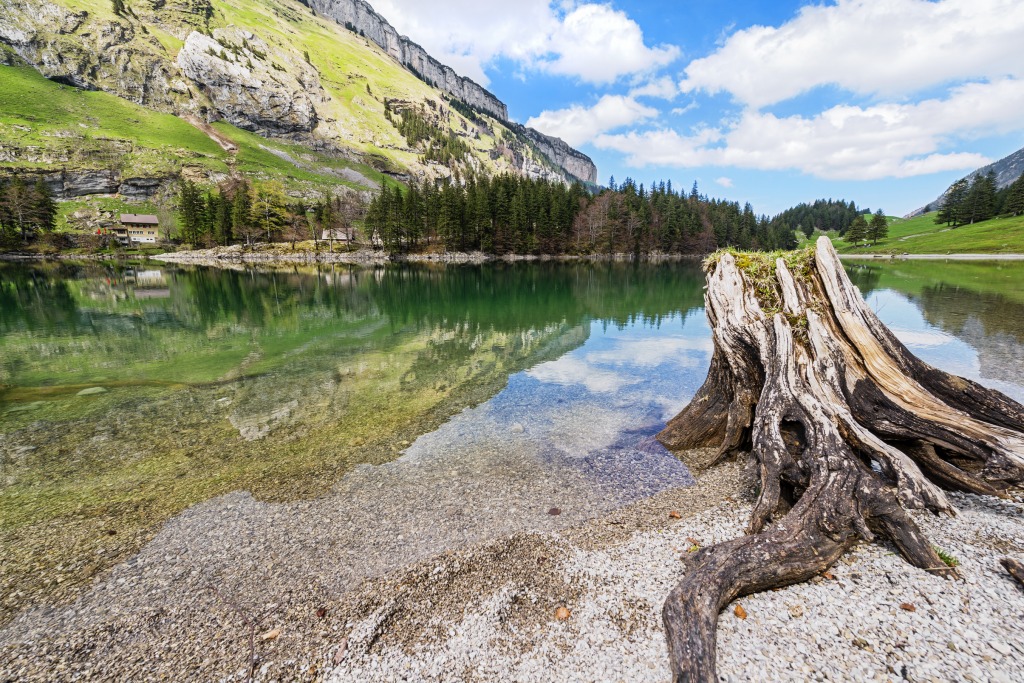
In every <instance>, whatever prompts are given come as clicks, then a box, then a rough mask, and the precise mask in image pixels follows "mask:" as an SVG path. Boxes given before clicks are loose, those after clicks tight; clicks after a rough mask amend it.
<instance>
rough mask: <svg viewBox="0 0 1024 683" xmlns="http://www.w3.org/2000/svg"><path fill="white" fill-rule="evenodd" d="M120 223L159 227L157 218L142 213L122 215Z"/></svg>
mask: <svg viewBox="0 0 1024 683" xmlns="http://www.w3.org/2000/svg"><path fill="white" fill-rule="evenodd" d="M121 222H122V223H131V224H132V225H160V219H159V218H157V217H156V216H150V215H147V214H144V213H122V214H121Z"/></svg>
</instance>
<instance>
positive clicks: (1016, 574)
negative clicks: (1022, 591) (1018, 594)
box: [999, 557, 1024, 587]
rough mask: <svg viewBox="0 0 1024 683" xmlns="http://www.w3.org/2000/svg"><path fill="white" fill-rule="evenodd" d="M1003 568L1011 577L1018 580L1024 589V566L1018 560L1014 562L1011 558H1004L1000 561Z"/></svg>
mask: <svg viewBox="0 0 1024 683" xmlns="http://www.w3.org/2000/svg"><path fill="white" fill-rule="evenodd" d="M999 563H1000V564H1001V565H1003V568H1004V569H1005V570H1006V571H1008V572H1010V576H1012V577H1013V578H1015V579H1017V583H1019V584H1020V585H1021V586H1022V587H1024V564H1021V563H1020V562H1018V561H1017V560H1012V559H1010V558H1009V557H1004V558H1003V559H1001V560H1000V561H999Z"/></svg>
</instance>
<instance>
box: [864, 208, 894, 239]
mask: <svg viewBox="0 0 1024 683" xmlns="http://www.w3.org/2000/svg"><path fill="white" fill-rule="evenodd" d="M888 236H889V220H888V219H887V218H886V217H885V212H884V211H882V210H881V209H879V210H878V211H876V212H875V215H874V216H872V217H871V223H869V224H868V239H870V240H871V244H873V245H874V244H877V243H878V240H883V239H885V238H886V237H888Z"/></svg>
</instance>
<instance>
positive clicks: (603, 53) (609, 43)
mask: <svg viewBox="0 0 1024 683" xmlns="http://www.w3.org/2000/svg"><path fill="white" fill-rule="evenodd" d="M548 49H550V50H551V52H553V53H554V54H555V55H556V56H555V57H554V58H553V59H549V58H541V59H540V60H539V61H538V65H539V66H540V67H541V68H542V69H543V70H545V71H548V72H550V73H554V74H560V75H563V76H576V77H578V78H580V79H582V80H584V81H587V82H589V83H611V82H613V81H615V80H617V79H618V78H619V77H620V76H624V75H626V74H636V73H645V72H649V71H651V70H653V69H656V68H658V67H661V66H665V65H666V64H669V63H671V62H673V61H675V60H676V59H677V58H678V57H679V48H677V47H674V46H660V47H654V48H649V47H647V46H646V45H645V44H644V34H643V31H641V30H640V26H639V24H637V23H636V22H635V21H633V20H632V19H630V18H629V17H628V16H627V15H626V13H625V12H621V11H616V10H614V9H612V8H611V7H610V6H608V5H592V4H586V5H580V6H578V7H576V8H575V9H574V10H573V11H571V12H570V13H569V14H567V15H566V16H565V19H564V20H563V21H562V22H561V23H560V24H559V26H558V28H557V29H556V30H555V31H554V32H553V33H552V35H551V41H550V43H549V46H548Z"/></svg>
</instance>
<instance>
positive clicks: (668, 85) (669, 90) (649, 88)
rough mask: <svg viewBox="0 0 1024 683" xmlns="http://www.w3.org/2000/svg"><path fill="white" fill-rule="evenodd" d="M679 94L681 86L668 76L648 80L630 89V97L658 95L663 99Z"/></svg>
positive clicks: (673, 97) (657, 96)
mask: <svg viewBox="0 0 1024 683" xmlns="http://www.w3.org/2000/svg"><path fill="white" fill-rule="evenodd" d="M678 94H679V86H678V85H677V84H676V82H675V81H674V80H672V79H671V78H669V77H668V76H662V77H661V78H656V79H654V80H651V81H648V82H647V83H644V84H643V85H641V86H638V87H636V88H633V89H632V90H630V91H629V96H630V97H656V98H658V99H662V100H673V99H675V97H676V95H678Z"/></svg>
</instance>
